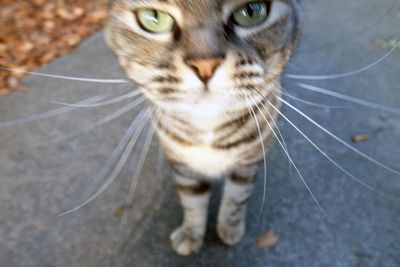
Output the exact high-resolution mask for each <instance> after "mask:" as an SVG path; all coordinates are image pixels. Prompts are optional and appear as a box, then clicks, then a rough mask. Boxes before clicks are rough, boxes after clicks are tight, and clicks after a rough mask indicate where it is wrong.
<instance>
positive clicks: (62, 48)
mask: <svg viewBox="0 0 400 267" xmlns="http://www.w3.org/2000/svg"><path fill="white" fill-rule="evenodd" d="M107 2H108V1H107V0H29V1H27V0H0V67H3V68H13V69H18V70H20V71H17V72H10V71H5V70H1V69H0V95H2V94H6V93H7V92H8V91H9V90H10V89H21V86H20V84H19V80H20V79H21V78H22V77H23V76H24V75H25V74H24V72H25V71H32V70H34V69H36V68H37V67H39V66H40V65H43V64H46V63H48V62H50V61H52V60H53V59H54V58H56V57H58V56H61V55H64V54H66V53H68V52H69V51H70V50H71V49H73V48H74V47H76V46H77V45H78V44H79V43H80V42H81V41H82V40H83V39H84V38H85V37H88V36H89V35H91V34H93V33H94V32H96V31H97V30H99V29H100V28H101V26H102V24H103V22H104V20H105V18H106V17H107Z"/></svg>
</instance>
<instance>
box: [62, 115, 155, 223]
mask: <svg viewBox="0 0 400 267" xmlns="http://www.w3.org/2000/svg"><path fill="white" fill-rule="evenodd" d="M148 113H149V109H146V110H144V111H142V112H141V113H140V114H139V115H138V117H136V119H135V120H134V121H133V122H132V124H131V127H132V128H135V127H136V124H137V123H138V122H139V121H140V122H139V125H138V127H137V128H136V129H134V131H133V133H132V134H131V136H129V135H127V136H128V138H127V139H128V140H129V141H127V142H126V143H123V142H120V144H118V146H117V148H116V149H115V150H114V152H113V153H112V155H111V157H110V158H109V159H108V160H107V162H106V163H105V165H104V166H103V168H102V169H101V170H100V172H99V173H98V174H97V175H96V177H95V179H94V181H95V182H96V181H100V180H102V179H103V178H104V177H105V175H106V174H107V172H108V171H109V170H110V169H111V166H112V165H114V163H115V161H116V160H117V158H118V157H119V154H120V153H122V155H121V156H120V157H119V161H118V163H117V165H116V167H115V168H114V170H113V172H112V173H111V174H110V176H109V177H108V178H107V180H106V181H105V182H104V183H103V184H102V186H101V187H100V188H99V189H97V190H96V192H95V193H94V194H93V195H91V196H90V197H89V198H88V199H87V200H86V201H84V202H83V203H81V204H79V205H78V206H76V207H74V208H72V209H70V210H68V211H66V212H63V213H61V214H60V215H58V216H59V217H61V216H65V215H67V214H70V213H72V212H75V211H77V210H79V209H80V208H82V207H84V206H86V205H87V204H89V203H91V202H92V201H93V200H94V199H96V198H97V197H98V196H99V195H101V194H102V193H103V192H104V191H105V190H106V189H107V188H108V187H109V186H110V185H111V184H112V183H113V182H114V180H115V179H116V178H117V176H118V174H119V173H120V172H121V170H122V168H123V167H124V166H125V164H126V161H127V160H128V158H129V156H130V155H131V153H132V151H133V149H134V147H135V145H136V142H137V141H138V139H139V137H140V135H141V133H142V131H143V128H144V126H145V124H146V122H147V121H148V119H147V120H144V118H145V117H146V115H148ZM129 130H131V128H130V129H129ZM124 137H126V136H124ZM124 141H126V140H125V139H124ZM122 151H123V152H122Z"/></svg>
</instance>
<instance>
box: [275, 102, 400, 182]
mask: <svg viewBox="0 0 400 267" xmlns="http://www.w3.org/2000/svg"><path fill="white" fill-rule="evenodd" d="M277 97H278V98H279V99H280V100H281V101H282V103H284V104H286V105H287V106H288V107H290V108H291V109H293V110H294V111H296V112H297V113H299V114H300V115H301V116H302V117H304V118H306V119H307V120H308V121H310V122H311V123H312V124H314V125H315V126H317V127H318V128H319V129H321V130H322V131H323V132H325V133H326V134H328V135H329V136H331V137H332V138H333V139H335V140H336V141H338V142H339V143H341V144H342V145H344V146H345V147H347V148H348V149H350V150H351V151H353V152H354V153H357V154H358V155H360V156H362V157H363V158H365V159H367V160H369V161H371V162H373V163H374V164H376V165H378V166H380V167H382V168H384V169H386V170H387V171H390V172H392V173H395V174H397V175H400V171H397V170H395V169H393V168H391V167H389V166H387V165H385V164H383V163H382V162H379V161H378V160H376V159H374V158H372V157H370V156H368V155H367V154H365V153H363V152H361V151H360V150H358V149H357V148H355V147H353V146H352V145H350V144H348V143H347V142H345V141H343V140H342V139H341V138H339V137H338V136H336V135H335V134H333V133H332V132H330V131H328V130H327V129H325V128H324V127H323V126H322V125H320V124H319V123H317V122H316V121H315V120H313V119H312V118H310V117H309V116H308V115H306V114H305V113H304V112H302V111H301V110H299V109H298V108H296V107H294V106H293V105H291V104H290V103H289V102H287V101H285V100H284V99H282V98H281V97H279V96H277Z"/></svg>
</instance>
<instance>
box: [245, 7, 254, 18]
mask: <svg viewBox="0 0 400 267" xmlns="http://www.w3.org/2000/svg"><path fill="white" fill-rule="evenodd" d="M246 13H247V15H248V16H249V17H253V15H254V7H253V5H252V4H248V5H247V6H246Z"/></svg>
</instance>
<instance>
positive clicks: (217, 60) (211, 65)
mask: <svg viewBox="0 0 400 267" xmlns="http://www.w3.org/2000/svg"><path fill="white" fill-rule="evenodd" d="M222 61H223V57H212V58H201V59H186V60H185V63H186V64H187V65H188V66H189V67H191V68H192V69H193V70H194V71H195V72H196V74H197V76H199V78H200V80H202V81H203V82H204V83H207V82H208V80H210V79H211V78H212V76H213V75H214V72H215V70H216V69H217V68H218V66H219V65H221V63H222Z"/></svg>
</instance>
